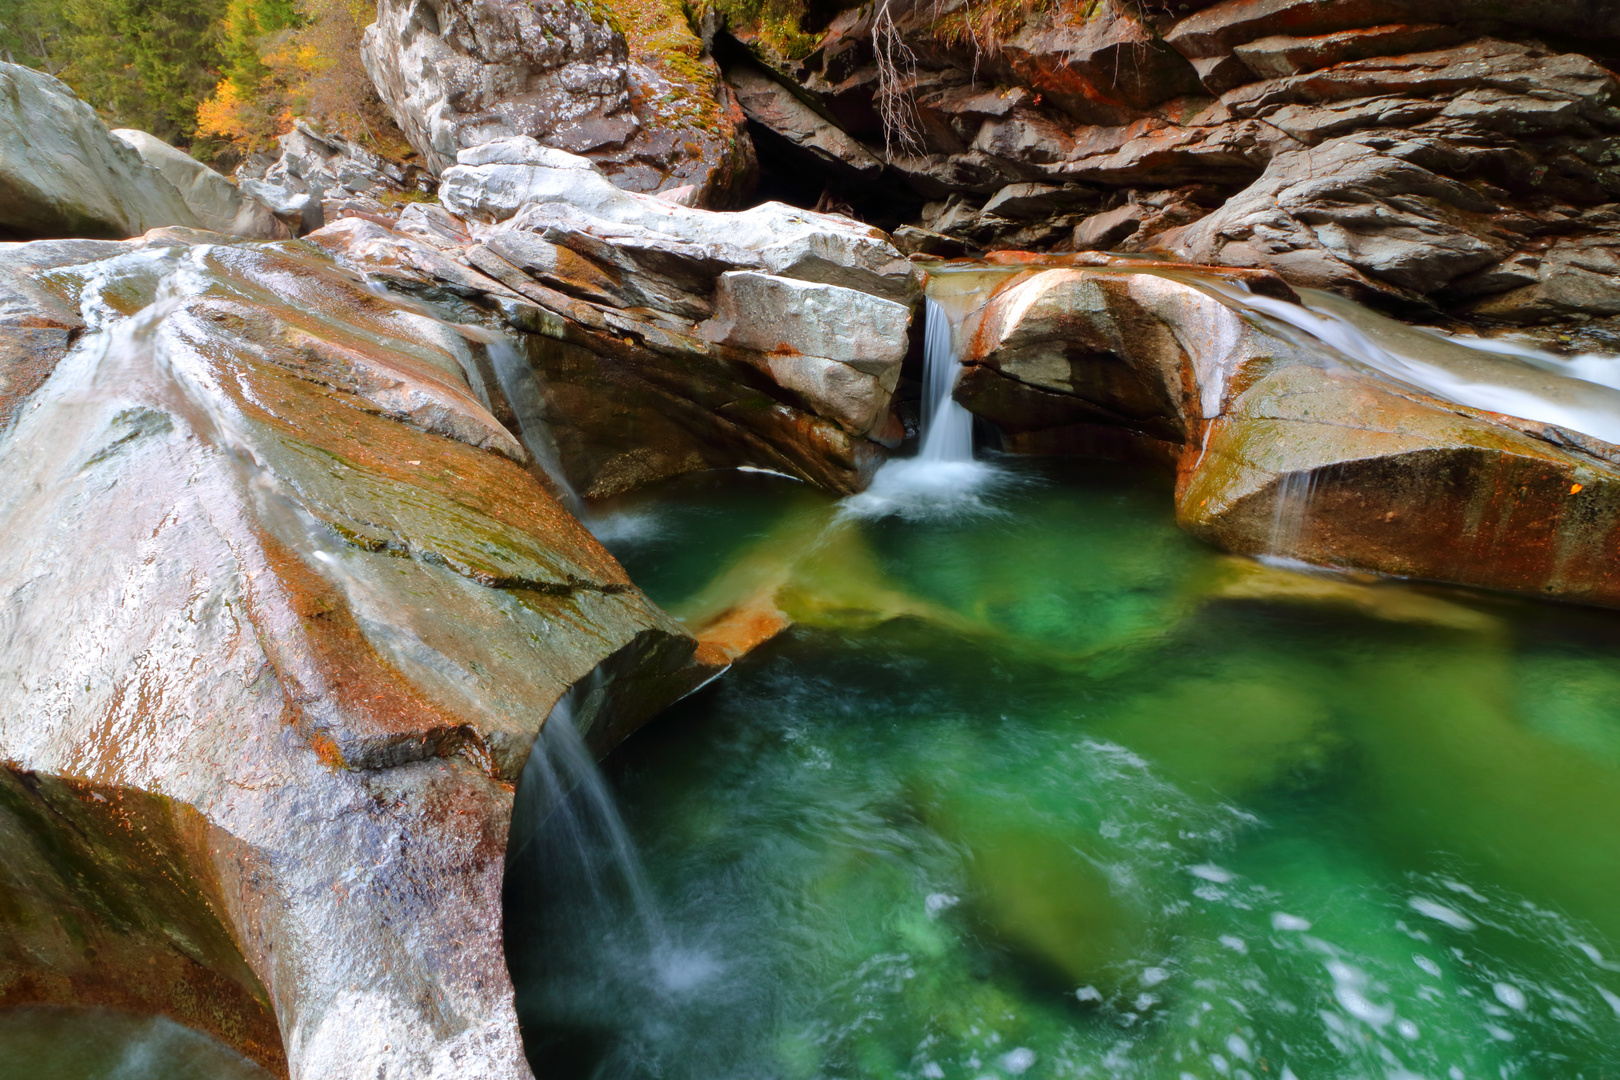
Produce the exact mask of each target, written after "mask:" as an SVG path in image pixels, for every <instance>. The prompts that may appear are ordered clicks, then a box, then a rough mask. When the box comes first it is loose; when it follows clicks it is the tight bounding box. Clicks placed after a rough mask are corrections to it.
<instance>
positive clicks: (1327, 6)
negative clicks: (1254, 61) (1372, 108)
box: [1165, 0, 1620, 57]
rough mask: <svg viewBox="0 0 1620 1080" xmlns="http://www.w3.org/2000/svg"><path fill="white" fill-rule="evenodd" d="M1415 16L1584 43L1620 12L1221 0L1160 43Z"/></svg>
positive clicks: (1490, 3) (1469, 0) (1352, 0)
mask: <svg viewBox="0 0 1620 1080" xmlns="http://www.w3.org/2000/svg"><path fill="white" fill-rule="evenodd" d="M1414 16H1418V17H1421V18H1423V19H1425V20H1427V21H1430V22H1435V23H1443V24H1456V23H1476V24H1478V23H1486V24H1488V23H1492V22H1494V23H1497V24H1498V25H1502V26H1517V27H1526V28H1531V29H1535V30H1540V31H1544V32H1551V33H1557V34H1576V35H1586V36H1587V39H1588V40H1598V39H1603V38H1609V39H1614V38H1620V14H1617V13H1616V12H1615V11H1614V10H1613V8H1612V7H1611V5H1609V4H1606V3H1604V2H1603V0H1538V2H1533V3H1524V4H1502V3H1498V2H1496V0H1433V2H1432V3H1428V4H1425V5H1423V6H1422V7H1421V8H1414V5H1413V4H1412V3H1411V2H1410V0H1336V2H1333V3H1321V2H1320V0H1224V2H1222V3H1219V4H1216V5H1214V6H1213V7H1207V8H1205V9H1204V10H1202V11H1198V12H1195V13H1193V14H1191V15H1189V16H1188V17H1187V18H1185V19H1182V20H1180V21H1179V22H1177V23H1176V24H1175V26H1174V27H1173V28H1172V29H1171V30H1170V31H1169V32H1168V33H1166V34H1165V41H1166V42H1167V43H1168V44H1169V45H1170V46H1171V47H1173V48H1174V49H1176V50H1177V51H1178V52H1180V53H1182V54H1183V55H1185V56H1189V57H1211V56H1218V55H1220V54H1222V53H1228V52H1231V51H1232V50H1233V49H1235V48H1236V47H1238V46H1240V45H1244V44H1247V43H1250V42H1254V41H1256V40H1258V39H1261V38H1265V37H1269V36H1276V35H1287V36H1293V37H1320V36H1323V35H1327V34H1335V33H1340V32H1343V31H1349V30H1362V29H1368V28H1372V27H1382V26H1389V25H1391V24H1397V23H1404V22H1410V21H1411V20H1412V19H1413V17H1414ZM1400 51H1406V50H1402V49H1400V47H1399V46H1398V45H1397V46H1395V47H1392V48H1389V49H1388V50H1387V51H1386V52H1385V55H1389V54H1393V53H1396V52H1400Z"/></svg>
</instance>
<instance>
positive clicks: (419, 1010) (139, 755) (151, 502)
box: [0, 236, 714, 1080]
mask: <svg viewBox="0 0 1620 1080" xmlns="http://www.w3.org/2000/svg"><path fill="white" fill-rule="evenodd" d="M33 247H34V246H33V245H30V246H27V247H22V248H19V249H14V250H13V252H12V253H11V255H10V257H9V262H8V264H7V265H8V274H7V277H8V280H9V281H11V282H13V284H12V285H10V286H9V288H10V289H11V290H12V293H13V294H15V295H17V296H20V297H26V296H28V295H29V294H31V293H32V294H36V295H37V296H39V297H44V298H54V300H55V302H56V303H57V304H59V305H61V306H64V307H67V308H80V310H78V312H77V314H78V316H79V318H80V319H81V321H82V322H84V323H86V324H87V325H88V327H89V329H88V330H87V331H86V332H85V333H84V336H83V337H82V338H81V340H80V343H79V346H78V347H77V348H76V349H75V350H73V351H72V352H69V353H68V354H67V355H66V356H65V357H63V358H61V359H60V360H59V361H58V362H57V363H56V364H55V367H54V370H53V371H52V372H51V373H50V374H49V376H48V378H46V379H45V380H44V382H43V384H42V385H40V386H39V387H38V389H36V390H34V391H33V393H32V395H31V396H30V397H29V398H28V399H27V401H26V403H25V407H24V408H23V410H22V411H21V413H20V415H19V416H18V419H17V420H16V421H15V422H14V424H13V426H12V427H11V429H10V430H9V432H7V433H6V434H5V435H4V436H3V441H0V457H3V458H4V460H5V462H6V464H7V468H6V469H4V470H0V474H3V475H4V477H5V479H4V480H3V481H0V506H3V507H4V513H3V514H0V522H3V524H0V530H3V531H4V534H5V542H4V544H0V595H3V596H4V597H5V602H4V603H3V604H0V656H3V657H4V665H3V667H0V701H3V702H4V706H3V708H0V759H3V762H4V765H5V770H4V771H3V772H0V790H3V791H4V792H5V793H6V795H5V801H4V803H3V805H0V829H4V830H5V831H6V832H7V835H9V836H12V837H13V838H14V839H16V841H17V844H18V845H20V846H19V847H18V849H17V851H16V852H14V854H16V855H17V857H18V858H19V859H22V858H26V857H31V856H26V854H25V853H26V852H28V851H33V850H37V849H38V848H39V847H40V846H41V845H44V846H46V847H48V848H51V849H52V850H53V851H55V852H63V851H77V850H80V849H83V850H84V851H85V852H86V853H87V854H86V855H85V858H87V859H93V860H94V861H95V862H96V863H97V867H98V869H97V870H96V872H95V873H93V874H90V873H87V874H86V875H85V876H84V877H82V878H81V877H77V876H74V875H71V874H67V876H64V873H65V871H64V870H63V869H57V870H56V871H55V872H54V874H43V875H33V876H28V875H22V876H16V875H11V876H8V877H7V878H6V879H5V881H4V883H0V888H3V889H4V890H5V902H4V904H0V911H3V912H4V913H5V914H4V918H5V920H6V921H7V923H8V925H7V932H6V934H5V935H3V936H4V937H5V938H6V940H7V941H10V942H14V943H16V945H17V947H16V948H14V949H11V950H9V951H8V952H6V954H5V956H4V957H0V999H3V1000H6V1001H8V1002H12V1003H20V1002H24V1001H73V1002H74V1003H79V1004H84V1003H98V1002H99V1003H104V1004H109V1005H122V1006H127V1007H138V1008H141V1009H143V1010H147V1011H157V1012H163V1013H167V1014H169V1015H172V1016H174V1017H176V1018H177V1019H179V1020H181V1021H182V1022H185V1023H190V1024H194V1025H196V1026H199V1027H201V1028H203V1029H204V1030H208V1031H210V1032H212V1033H214V1034H216V1035H218V1036H219V1037H220V1038H222V1039H224V1040H225V1041H227V1042H228V1043H230V1044H231V1045H233V1046H235V1047H237V1048H238V1049H240V1050H241V1051H242V1052H243V1053H246V1054H248V1055H249V1056H251V1057H254V1058H255V1059H256V1060H258V1061H260V1062H261V1063H263V1064H265V1065H266V1066H267V1067H269V1068H271V1069H272V1070H273V1071H277V1072H280V1071H282V1070H283V1069H285V1070H286V1071H288V1072H289V1073H290V1074H291V1075H292V1076H293V1077H299V1078H315V1077H320V1078H322V1080H326V1078H333V1077H336V1078H343V1077H355V1078H360V1077H364V1078H366V1080H371V1078H373V1077H375V1076H377V1075H379V1074H380V1073H385V1072H386V1073H387V1074H389V1075H412V1076H424V1077H427V1076H444V1077H452V1076H454V1077H462V1076H468V1075H477V1076H488V1077H514V1078H524V1077H527V1076H529V1070H528V1066H527V1064H526V1063H525V1061H524V1058H523V1052H522V1046H521V1041H520V1038H519V1034H518V1030H517V1021H516V1015H515V1013H514V1011H513V1007H512V990H511V986H510V983H509V981H508V980H507V977H506V974H505V966H504V961H503V955H502V946H501V939H500V925H499V921H500V914H499V913H500V886H501V877H502V867H503V861H504V848H505V839H506V830H507V824H508V820H509V816H510V812H511V804H512V784H513V782H514V781H515V779H516V777H517V776H518V774H519V772H520V771H521V769H522V767H523V764H524V761H525V759H526V757H527V755H528V752H529V747H530V746H531V745H532V742H533V739H534V735H535V733H536V732H537V731H538V730H539V727H540V725H541V724H542V723H543V722H544V721H545V718H546V716H547V715H548V714H549V713H550V711H551V708H552V705H553V703H554V702H555V701H556V700H557V699H558V698H559V697H560V696H561V695H562V694H563V693H564V692H565V691H566V690H567V689H568V688H569V687H570V686H572V685H573V684H574V683H576V682H578V681H579V680H580V679H582V678H584V677H586V676H587V675H590V674H591V673H593V672H595V671H598V670H601V671H603V672H604V673H605V675H606V677H607V679H608V681H609V682H611V683H614V684H615V685H617V686H618V687H619V688H620V689H621V690H622V691H623V694H622V700H623V701H625V702H626V703H628V704H629V707H628V708H627V710H626V711H623V712H620V713H618V714H615V715H612V716H608V715H607V714H603V715H602V716H601V717H600V718H599V720H593V721H592V722H591V725H590V727H589V729H588V730H587V731H586V732H585V735H586V738H587V741H588V742H590V743H591V745H592V746H594V747H595V748H596V749H597V750H598V751H599V752H600V751H605V750H606V749H607V748H608V746H610V745H611V743H612V741H613V740H614V739H617V738H620V737H622V736H623V735H624V734H625V732H627V731H628V730H629V729H630V728H632V727H633V726H634V724H635V723H636V722H638V720H639V719H642V718H645V716H646V715H647V712H648V710H651V709H655V708H657V707H659V706H660V705H661V704H663V703H667V702H668V701H671V700H673V699H674V698H675V697H678V696H680V695H681V694H682V693H684V692H685V691H686V690H687V689H690V688H691V687H692V686H694V685H696V683H697V682H699V681H701V680H702V679H705V678H707V677H708V676H709V675H710V674H712V673H713V670H714V668H713V667H712V666H707V665H706V664H705V663H704V662H703V661H700V660H698V659H695V651H696V645H697V643H696V642H695V641H694V640H693V639H692V638H691V637H690V636H689V635H688V634H687V633H686V632H685V631H684V630H683V629H682V628H681V627H680V626H679V625H678V624H677V623H675V622H674V621H673V620H671V619H670V618H669V617H668V616H666V615H664V614H663V613H662V612H661V611H659V610H658V609H657V608H656V607H654V606H653V605H652V604H651V603H650V602H649V601H648V600H647V599H646V598H645V597H644V596H642V595H641V594H640V593H639V592H638V591H637V590H636V589H635V588H634V587H633V586H632V585H631V584H630V583H629V582H628V581H627V580H626V578H625V577H624V574H623V571H622V570H620V569H619V568H618V566H617V564H616V563H614V562H613V560H612V559H611V557H610V556H608V555H607V553H606V552H605V551H603V550H602V549H601V548H600V546H598V545H597V544H596V542H595V541H594V539H592V538H591V537H590V535H589V534H588V533H586V532H585V531H584V529H583V528H582V527H581V526H580V525H579V524H578V522H577V521H575V520H574V519H573V517H571V516H570V515H569V514H568V513H567V512H566V511H564V510H563V509H562V508H561V507H560V506H558V504H557V503H556V502H555V501H554V500H553V499H552V498H551V497H550V496H549V495H548V494H547V493H546V492H545V490H544V489H543V488H542V487H541V486H540V485H539V484H538V483H537V482H536V481H535V479H534V478H533V477H532V476H531V475H530V473H529V471H528V470H527V469H526V468H525V466H524V464H523V463H521V462H520V461H518V460H514V458H526V457H527V452H526V451H525V450H524V449H523V448H522V447H521V446H519V445H518V444H517V442H516V440H515V439H514V438H513V436H512V435H511V434H510V433H509V432H507V431H506V430H505V429H504V428H503V427H502V425H500V424H499V423H498V422H497V421H496V420H495V419H494V416H493V414H492V412H491V410H490V407H486V406H485V404H484V402H485V401H489V402H491V405H493V404H494V400H495V399H496V398H497V397H498V396H499V395H500V390H499V387H498V386H497V385H494V384H493V382H492V381H486V380H485V378H484V376H483V371H484V369H485V366H486V364H487V361H488V357H487V356H486V355H484V354H485V353H486V352H487V350H488V349H489V347H490V346H488V345H487V344H486V342H488V341H490V340H492V338H491V336H490V334H489V331H488V330H485V329H482V328H478V327H459V326H456V325H451V324H446V323H442V322H438V321H436V320H434V319H432V318H430V317H429V316H427V315H424V314H423V313H422V312H421V311H419V310H415V309H413V308H412V307H411V306H410V305H406V304H402V303H400V302H398V301H396V300H391V299H387V298H384V297H382V296H379V295H377V294H376V293H374V292H372V291H371V290H369V289H367V288H365V287H364V286H363V285H362V284H361V283H360V282H359V281H357V280H356V279H355V277H354V276H353V275H352V274H351V273H350V272H348V271H345V270H342V269H340V268H338V267H337V266H335V265H333V264H332V263H331V262H330V261H329V260H328V259H327V258H326V257H325V256H322V255H320V254H319V252H318V251H317V249H314V248H308V247H304V246H302V245H270V246H259V245H239V246H214V245H208V244H201V245H197V246H185V245H184V244H181V243H178V242H176V241H175V240H174V239H173V238H169V239H167V240H165V239H164V238H162V237H158V236H154V237H149V238H148V239H147V240H146V241H145V242H142V243H132V244H117V245H94V246H93V249H92V248H86V247H81V248H79V249H77V250H73V249H68V248H64V247H63V245H60V244H58V245H40V246H39V247H40V248H41V249H42V251H41V253H40V255H39V256H37V257H31V256H33V252H32V250H31V249H32V248H33ZM18 252H21V254H18ZM75 257H77V258H75ZM160 294H161V296H162V297H163V299H162V302H161V303H156V304H154V303H153V301H154V300H155V299H157V298H159V297H160ZM16 303H18V304H20V303H21V301H17V302H16ZM38 303H39V304H40V306H41V308H42V309H43V304H44V301H43V300H41V301H39V302H38ZM30 845H32V847H30ZM154 875H156V876H155V877H154ZM157 878H162V880H161V881H158V880H157ZM120 897H124V898H128V899H129V900H130V903H129V904H127V905H125V906H123V907H119V906H118V905H119V904H120V903H122V901H120V899H119V898H120ZM45 911H49V912H50V913H51V917H50V918H49V919H43V918H39V919H36V918H35V916H36V915H38V914H39V913H42V912H45ZM63 912H67V913H69V914H70V915H71V914H72V913H74V912H80V913H83V919H82V921H81V922H80V924H79V925H80V926H81V927H82V933H80V934H78V935H73V934H68V935H63V934H61V933H58V932H56V931H55V930H53V929H52V928H53V927H56V926H59V925H61V924H59V923H58V922H57V919H58V918H59V917H60V916H61V915H62V913H63ZM276 1032H279V1036H275V1033H276Z"/></svg>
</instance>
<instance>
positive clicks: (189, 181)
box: [113, 128, 293, 240]
mask: <svg viewBox="0 0 1620 1080" xmlns="http://www.w3.org/2000/svg"><path fill="white" fill-rule="evenodd" d="M113 135H114V136H115V137H116V138H118V139H120V140H122V141H123V142H126V143H128V144H129V145H130V146H131V147H133V148H134V150H135V152H136V153H137V154H139V155H141V160H143V161H145V162H146V163H147V164H148V165H150V166H152V168H154V169H156V170H157V171H158V172H160V173H162V174H163V177H164V179H166V180H168V181H169V183H171V184H173V185H174V188H175V190H176V191H178V192H179V193H180V197H181V198H182V199H184V200H185V202H186V205H187V206H189V207H190V208H191V212H192V213H193V214H195V215H197V221H198V223H199V224H200V225H201V226H202V228H204V229H208V230H210V231H212V232H217V233H226V234H229V235H231V236H244V237H247V238H249V239H252V240H279V239H285V238H287V237H289V236H291V235H293V233H292V230H291V229H289V228H288V227H287V225H286V224H284V223H283V222H282V221H280V220H278V219H277V217H276V216H275V214H274V213H273V212H272V211H271V209H270V208H269V207H268V206H266V205H265V204H264V203H262V202H260V201H259V200H258V199H255V198H253V197H252V196H251V195H246V194H244V193H243V192H242V190H241V189H240V188H238V187H237V186H236V185H235V184H233V183H231V182H230V181H229V180H227V179H225V177H223V176H221V175H220V174H219V173H217V172H215V171H214V170H213V169H210V168H209V167H208V166H206V165H204V164H203V163H202V162H200V161H198V160H197V159H196V158H194V157H192V156H191V155H190V154H187V153H185V152H184V151H182V150H176V149H175V148H174V147H172V146H170V145H169V144H168V143H166V142H164V141H163V140H162V139H160V138H158V137H157V136H156V135H153V134H151V133H150V132H145V131H138V130H136V129H135V128H116V129H114V130H113ZM176 224H178V223H176Z"/></svg>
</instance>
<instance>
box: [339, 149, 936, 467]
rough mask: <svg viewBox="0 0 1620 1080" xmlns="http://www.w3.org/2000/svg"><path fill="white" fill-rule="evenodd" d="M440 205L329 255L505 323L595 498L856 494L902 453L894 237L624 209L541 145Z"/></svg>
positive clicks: (352, 230) (910, 289) (477, 173)
mask: <svg viewBox="0 0 1620 1080" xmlns="http://www.w3.org/2000/svg"><path fill="white" fill-rule="evenodd" d="M440 192H441V197H442V199H443V202H444V206H445V207H446V208H447V209H448V210H450V211H454V212H455V213H454V214H452V213H446V212H445V211H434V210H430V209H428V208H412V210H411V211H407V213H406V214H404V215H402V216H401V218H400V222H399V226H398V228H397V229H394V230H390V229H388V228H386V227H385V226H383V225H381V224H380V223H377V222H370V221H367V222H360V221H347V222H339V223H338V224H336V225H334V226H331V227H329V228H328V229H325V230H322V231H321V232H319V233H316V234H312V235H311V237H310V239H311V240H312V241H314V242H316V243H319V244H321V245H323V246H325V247H327V248H328V249H329V250H331V251H333V252H335V253H338V254H339V255H340V256H341V257H343V258H344V259H346V260H348V261H349V262H350V263H351V264H352V265H354V266H355V267H357V268H360V269H362V270H364V271H365V272H367V273H369V274H372V275H373V276H375V277H377V278H379V279H382V280H388V281H390V282H394V283H397V284H398V287H402V288H415V289H418V290H425V294H432V293H434V292H436V291H440V290H448V291H449V292H451V293H454V294H457V295H459V296H461V297H465V298H474V299H476V298H479V297H483V298H487V299H486V300H485V301H483V302H487V303H491V304H494V305H496V306H498V307H499V309H500V310H501V312H502V313H503V318H504V319H505V321H506V324H507V325H508V326H509V327H511V328H513V329H514V330H516V331H519V332H520V333H521V334H522V335H523V336H522V338H521V340H523V341H524V342H525V345H526V348H527V359H528V361H529V363H530V364H531V365H532V366H533V369H534V371H535V373H536V375H537V376H538V378H539V383H540V389H541V394H542V397H543V399H544V419H545V421H546V422H547V424H548V426H549V429H550V435H551V437H552V438H553V439H554V440H555V444H556V446H557V450H558V454H559V458H560V463H561V466H562V470H563V472H564V473H566V474H567V477H568V479H569V480H570V482H572V483H573V484H574V485H575V486H576V487H577V488H578V489H579V490H580V492H581V493H582V494H584V495H586V496H589V497H601V496H607V495H612V494H615V493H618V492H621V491H625V490H628V489H630V488H633V487H637V486H640V485H643V484H646V483H649V482H651V481H654V480H657V479H661V478H664V477H668V476H674V475H678V474H680V473H684V472H691V471H694V470H698V469H705V468H725V467H735V466H739V465H748V466H753V467H756V468H765V469H771V470H774V471H777V472H782V473H786V474H788V475H791V476H796V477H800V478H802V479H805V480H809V481H811V482H813V483H816V484H819V485H821V486H824V487H827V488H830V489H832V490H835V491H846V492H847V491H854V490H859V489H860V488H861V487H863V486H864V485H865V483H866V480H867V479H868V478H869V477H870V475H871V473H872V471H873V470H874V469H875V468H876V467H877V466H878V464H880V463H881V460H882V455H883V447H884V446H894V445H898V443H899V440H900V438H901V437H902V436H903V430H902V429H901V428H900V425H899V423H898V421H896V420H895V419H894V417H893V414H892V413H891V411H890V409H889V405H890V401H891V398H892V395H893V392H894V390H895V388H896V385H897V383H898V381H899V377H900V370H901V366H902V364H903V362H904V359H905V357H906V355H907V352H908V349H909V346H910V338H909V335H910V329H909V327H910V323H911V321H912V320H911V317H912V313H913V311H914V309H915V306H916V304H917V301H918V299H919V296H920V292H919V287H918V278H917V275H916V272H915V271H914V269H913V268H912V266H911V264H910V263H909V262H908V261H907V260H906V259H905V258H903V257H902V256H901V254H900V252H899V251H898V250H896V249H895V247H894V246H893V245H892V244H890V243H889V241H888V239H887V238H886V237H885V236H884V235H883V234H882V233H881V232H879V231H877V230H875V229H871V228H868V227H866V226H862V225H859V224H857V223H856V222H853V221H851V220H849V219H848V218H842V217H837V216H833V215H824V214H813V213H808V212H805V211H801V210H796V209H794V208H792V207H789V206H784V205H781V204H779V203H768V204H765V205H762V206H758V207H755V208H753V209H752V210H747V211H743V212H738V213H718V212H712V211H707V210H700V209H694V208H689V207H685V206H682V205H679V204H677V203H673V202H670V201H667V200H663V199H658V198H654V197H651V196H646V195H640V194H636V193H632V192H626V191H624V190H622V189H620V188H618V187H617V186H616V185H614V184H613V183H612V182H611V179H610V178H609V177H608V176H607V175H606V174H605V173H604V172H603V171H601V170H600V169H598V168H597V167H596V166H594V165H593V164H592V163H591V162H590V161H588V160H586V159H584V158H581V157H577V156H574V155H570V154H566V153H563V152H561V151H558V150H554V149H551V148H548V147H543V146H541V145H539V144H538V143H537V142H535V141H534V140H532V139H527V138H514V139H505V140H499V141H497V142H493V143H489V144H486V145H484V146H481V147H477V148H474V149H472V150H468V151H464V152H463V153H462V154H461V164H458V165H456V166H454V167H453V168H450V169H447V170H445V172H444V174H443V177H442V184H441V188H440ZM456 215H461V216H459V217H458V216H456ZM430 223H431V224H430Z"/></svg>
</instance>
